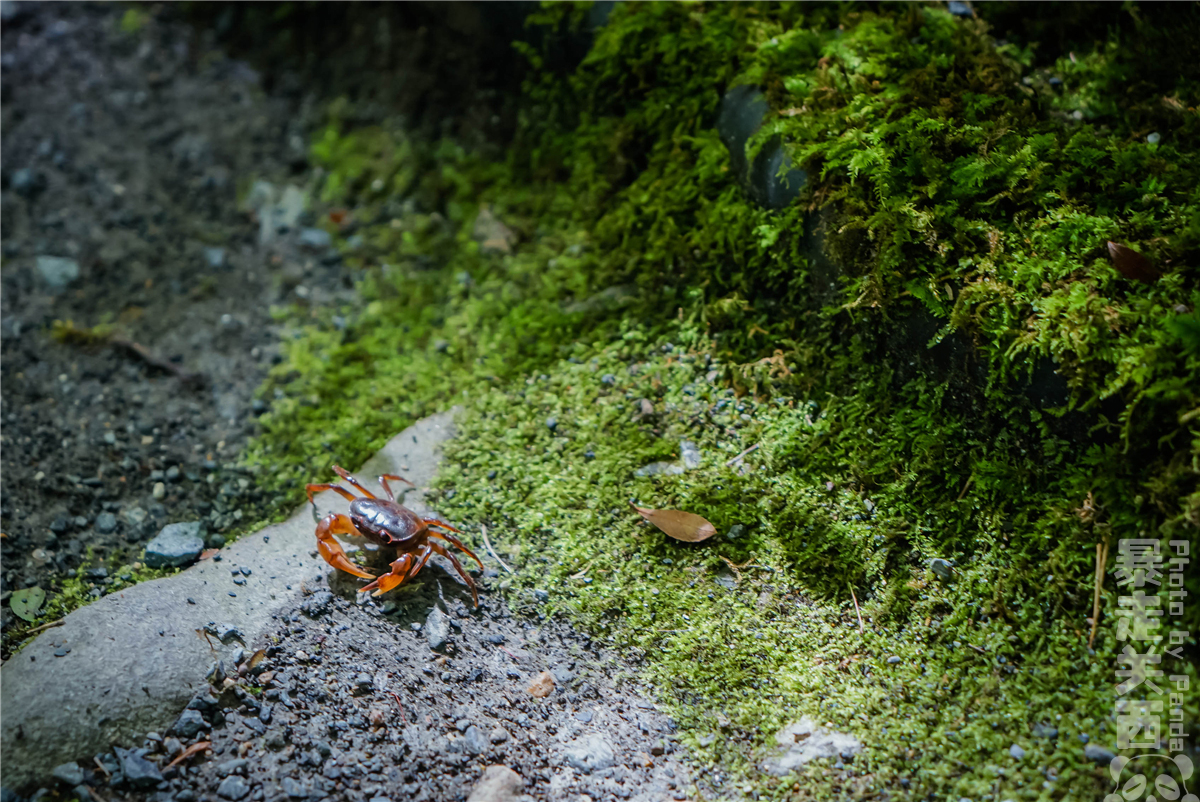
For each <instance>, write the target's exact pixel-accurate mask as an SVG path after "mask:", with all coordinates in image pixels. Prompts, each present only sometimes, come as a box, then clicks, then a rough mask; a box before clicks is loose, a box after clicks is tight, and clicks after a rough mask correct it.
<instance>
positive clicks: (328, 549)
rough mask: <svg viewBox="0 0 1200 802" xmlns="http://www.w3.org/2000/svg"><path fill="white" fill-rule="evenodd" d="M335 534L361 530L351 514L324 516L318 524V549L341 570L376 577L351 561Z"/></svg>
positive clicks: (329, 561) (327, 560) (350, 533)
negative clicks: (352, 520) (356, 526)
mask: <svg viewBox="0 0 1200 802" xmlns="http://www.w3.org/2000/svg"><path fill="white" fill-rule="evenodd" d="M335 534H341V535H357V534H359V531H358V530H357V529H356V528H355V527H354V524H353V523H352V522H351V521H350V518H349V516H346V515H338V514H336V513H332V512H331V513H329V514H328V515H326V516H325V517H324V518H322V519H321V523H319V524H317V551H318V552H320V554H321V556H322V557H324V558H325V562H327V563H329V564H330V565H332V566H333V567H334V568H337V569H338V570H339V571H345V572H346V573H348V574H354V576H357V577H361V578H363V579H374V578H375V575H374V574H368V573H367V572H366V571H364V570H363V569H361V568H359V567H358V566H357V565H355V564H354V563H352V562H350V558H349V557H347V556H346V551H345V549H343V548H342V545H341V544H340V543H338V542H337V541H336V540H335V539H334V537H333V536H334V535H335Z"/></svg>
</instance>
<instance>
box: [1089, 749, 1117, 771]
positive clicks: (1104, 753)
mask: <svg viewBox="0 0 1200 802" xmlns="http://www.w3.org/2000/svg"><path fill="white" fill-rule="evenodd" d="M1083 756H1084V757H1086V758H1087V759H1088V760H1090V761H1092V762H1093V763H1095V764H1096V765H1097V766H1107V765H1108V764H1109V763H1112V762H1113V758H1115V757H1116V755H1114V754H1113V753H1112V752H1110V751H1108V750H1107V749H1105V748H1104V747H1103V746H1098V745H1096V744H1088V745H1087V746H1085V747H1084V748H1083Z"/></svg>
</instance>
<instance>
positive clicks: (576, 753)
mask: <svg viewBox="0 0 1200 802" xmlns="http://www.w3.org/2000/svg"><path fill="white" fill-rule="evenodd" d="M565 757H566V759H567V763H568V764H569V765H571V766H573V767H574V768H576V769H579V770H580V771H582V772H583V773H585V774H591V773H592V772H593V771H599V770H602V769H609V768H612V767H613V766H615V765H616V764H617V756H616V753H615V752H613V748H612V744H610V743H609V742H608V741H606V740H604V738H603V736H601V735H599V734H596V733H593V734H591V735H587V736H585V737H583V738H578V739H576V740H574V741H572V742H571V745H570V746H568V747H567V751H566V753H565Z"/></svg>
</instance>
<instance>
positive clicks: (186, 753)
mask: <svg viewBox="0 0 1200 802" xmlns="http://www.w3.org/2000/svg"><path fill="white" fill-rule="evenodd" d="M210 746H212V741H197V742H196V743H194V744H192V745H191V746H189V747H188V748H187V749H184V750H183V751H182V752H180V753H179V757H177V758H175V759H174V760H172V761H171V762H170V763H168V764H167V768H171V767H172V766H177V765H179V764H180V763H182V762H183V761H185V760H187V759H188V758H189V757H191V756H192V755H195V754H198V753H200V752H203V751H204V750H205V749H207V748H208V747H210Z"/></svg>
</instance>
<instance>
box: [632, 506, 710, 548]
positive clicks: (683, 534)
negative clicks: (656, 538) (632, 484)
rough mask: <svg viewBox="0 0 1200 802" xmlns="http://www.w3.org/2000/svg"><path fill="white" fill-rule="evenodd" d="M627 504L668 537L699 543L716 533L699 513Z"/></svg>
mask: <svg viewBox="0 0 1200 802" xmlns="http://www.w3.org/2000/svg"><path fill="white" fill-rule="evenodd" d="M629 506H631V507H633V508H634V509H635V510H637V511H638V513H639V514H640V515H641V516H642V517H643V518H645V519H646V520H647V521H649V522H650V523H652V524H654V525H655V526H657V527H658V528H659V529H661V530H662V531H664V532H666V533H667V536H668V537H673V538H675V539H676V540H682V541H684V542H686V543H699V542H700V541H701V540H708V539H709V538H710V537H712V536H713V535H715V534H716V533H717V528H716V527H715V526H713V525H712V524H710V523H709V522H708V521H706V520H705V519H704V518H701V517H700V516H699V515H696V514H695V513H691V512H684V511H683V510H644V509H642V508H641V507H639V506H637V505H636V504H634V503H633V502H630V504H629Z"/></svg>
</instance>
